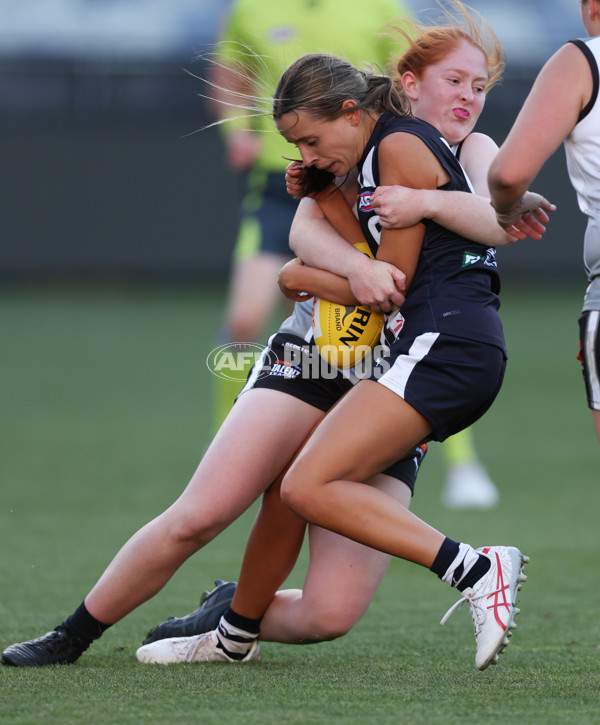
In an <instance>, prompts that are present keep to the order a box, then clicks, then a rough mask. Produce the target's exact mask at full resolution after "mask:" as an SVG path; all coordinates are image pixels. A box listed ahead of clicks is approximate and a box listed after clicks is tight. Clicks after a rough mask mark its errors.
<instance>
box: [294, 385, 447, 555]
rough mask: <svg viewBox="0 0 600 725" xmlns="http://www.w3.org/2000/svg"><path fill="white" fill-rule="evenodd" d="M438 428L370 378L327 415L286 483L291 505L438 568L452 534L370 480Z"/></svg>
mask: <svg viewBox="0 0 600 725" xmlns="http://www.w3.org/2000/svg"><path fill="white" fill-rule="evenodd" d="M430 432H431V426H430V424H429V423H428V422H427V421H426V420H425V418H423V417H422V416H421V415H420V414H419V413H417V411H416V410H415V409H414V408H412V407H411V406H410V405H408V403H406V402H405V401H404V400H403V399H402V398H400V397H398V396H397V395H396V394H395V393H393V392H391V391H390V390H388V389H387V388H385V387H384V386H383V385H379V384H378V383H376V382H374V381H372V380H363V381H361V382H359V383H358V384H357V385H356V386H355V388H354V389H353V390H352V391H350V393H349V394H348V395H346V396H345V397H344V398H342V400H341V401H340V402H339V404H338V405H337V406H336V407H335V408H334V409H333V410H332V411H331V412H330V413H329V415H327V416H326V417H325V418H324V420H323V421H322V423H321V424H320V425H319V426H318V427H317V429H316V431H315V432H314V433H313V435H312V436H311V437H310V438H309V440H308V442H307V443H306V445H305V446H304V448H303V449H302V451H301V452H300V454H299V455H298V458H297V459H296V461H295V462H294V463H293V465H292V466H291V468H290V470H289V471H288V473H287V475H286V476H285V478H284V480H283V485H282V497H283V500H284V502H285V503H286V504H288V505H289V506H290V508H292V510H294V511H295V512H296V513H297V514H299V515H300V516H302V517H304V518H305V519H307V521H309V522H310V523H313V524H316V525H318V526H322V527H323V528H326V529H330V530H331V531H334V532H336V533H339V534H342V535H344V536H347V537H348V538H351V539H353V540H354V541H358V542H360V543H362V544H365V545H367V546H370V547H371V548H374V549H378V550H379V551H384V552H386V553H388V554H392V555H393V556H398V557H401V558H403V559H407V560H409V561H413V562H415V563H417V564H421V565H422V566H426V567H430V566H431V564H432V563H433V561H434V559H435V557H436V555H437V553H438V551H439V549H440V547H441V545H442V543H443V541H444V538H445V537H444V535H443V534H441V533H440V532H439V531H436V530H435V529H434V528H432V527H431V526H429V525H428V524H426V523H425V522H424V521H422V520H421V519H419V518H418V517H417V516H415V515H414V514H412V513H411V512H410V511H408V510H407V509H406V507H405V506H403V505H402V504H401V503H399V502H398V501H395V500H394V499H393V498H392V497H390V496H389V495H387V494H386V493H385V492H383V491H379V490H377V489H374V488H373V487H371V486H367V485H365V484H364V483H359V481H366V480H368V479H369V478H370V477H371V476H373V475H374V474H375V473H377V472H378V471H381V470H385V468H386V467H387V466H389V465H390V464H391V463H393V462H394V461H395V460H398V459H399V458H402V457H403V456H405V455H407V454H408V453H409V452H410V451H411V450H412V448H414V447H415V445H417V444H418V443H420V442H421V441H423V440H425V439H426V438H427V436H428V435H429V434H430Z"/></svg>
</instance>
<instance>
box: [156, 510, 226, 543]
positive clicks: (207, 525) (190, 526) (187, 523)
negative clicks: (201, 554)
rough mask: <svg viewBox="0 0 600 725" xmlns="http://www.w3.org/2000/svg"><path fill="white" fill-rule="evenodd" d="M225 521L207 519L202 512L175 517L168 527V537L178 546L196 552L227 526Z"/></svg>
mask: <svg viewBox="0 0 600 725" xmlns="http://www.w3.org/2000/svg"><path fill="white" fill-rule="evenodd" d="M227 524H228V522H227V521H220V520H218V519H217V518H214V519H208V518H207V517H206V516H204V515H203V513H202V512H198V513H195V512H192V513H186V514H185V515H183V516H177V517H175V518H174V519H173V520H172V521H171V523H170V525H169V537H170V538H171V540H172V541H174V542H175V543H176V544H177V545H178V546H180V547H185V548H187V549H190V550H193V551H197V550H198V549H201V548H202V547H203V546H206V544H208V543H209V542H210V541H212V540H213V539H214V538H215V536H217V535H218V534H220V533H221V531H223V529H224V528H225V527H226V526H227Z"/></svg>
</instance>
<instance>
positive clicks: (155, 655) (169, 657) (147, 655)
mask: <svg viewBox="0 0 600 725" xmlns="http://www.w3.org/2000/svg"><path fill="white" fill-rule="evenodd" d="M218 645H219V639H218V637H217V633H216V631H215V630H213V631H212V632H204V633H203V634H197V635H195V636H194V637H170V638H168V639H159V640H157V641H156V642H151V643H150V644H145V645H143V646H142V647H140V648H139V649H138V651H137V652H136V653H135V656H136V657H137V658H138V660H139V661H140V662H144V663H146V664H158V665H170V664H173V663H177V662H250V661H251V660H257V659H258V658H259V657H260V646H259V644H258V640H254V641H253V642H252V644H251V645H250V649H249V651H248V652H247V654H246V655H245V656H244V657H243V658H242V659H239V660H236V659H234V658H233V657H230V656H229V655H228V654H226V653H225V652H224V651H223V649H222V648H221V647H219V646H218Z"/></svg>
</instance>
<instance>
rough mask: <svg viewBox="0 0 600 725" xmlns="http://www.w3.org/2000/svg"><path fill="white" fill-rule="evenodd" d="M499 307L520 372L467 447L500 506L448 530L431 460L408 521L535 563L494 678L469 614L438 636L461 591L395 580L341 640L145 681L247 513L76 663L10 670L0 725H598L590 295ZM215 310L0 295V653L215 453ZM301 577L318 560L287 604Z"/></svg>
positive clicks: (438, 469) (75, 592) (3, 673)
mask: <svg viewBox="0 0 600 725" xmlns="http://www.w3.org/2000/svg"><path fill="white" fill-rule="evenodd" d="M503 299H504V304H503V308H502V313H503V319H504V323H505V328H506V335H507V341H508V345H509V352H510V360H509V367H508V371H507V376H506V381H505V384H504V387H503V390H502V392H501V394H500V396H499V398H498V400H497V402H496V403H495V405H494V407H493V408H492V410H491V411H490V412H489V413H488V414H487V415H486V417H485V418H484V419H483V420H482V421H480V423H479V424H478V425H477V428H476V441H477V447H478V450H479V452H480V454H481V457H482V458H483V460H484V462H485V464H486V465H487V467H488V470H489V472H490V474H491V475H492V477H493V479H494V480H495V482H496V483H497V485H498V486H499V487H500V489H501V503H500V504H499V506H498V507H497V508H496V509H495V510H493V511H491V512H484V513H473V512H469V513H466V512H450V511H447V510H444V509H443V508H442V507H441V506H440V504H439V494H440V490H441V486H442V481H443V473H444V470H443V463H442V459H441V455H440V452H439V450H436V447H435V446H432V450H431V453H430V455H429V456H428V460H427V461H426V463H425V465H424V467H423V470H422V473H421V476H420V479H419V482H418V488H417V496H416V498H415V502H414V507H413V508H414V510H415V511H416V512H417V513H418V514H420V515H422V516H423V517H424V518H425V519H426V520H427V521H429V522H430V523H432V524H433V525H434V526H436V527H438V528H440V529H441V530H442V531H444V532H445V533H447V534H448V535H449V536H452V537H453V538H457V539H462V540H466V541H469V542H470V543H473V544H474V545H477V546H479V545H482V544H484V543H504V542H507V543H514V544H516V545H518V546H520V547H521V548H522V549H523V550H524V551H525V552H526V553H527V554H529V555H530V556H531V564H530V565H529V567H528V573H529V582H528V583H527V585H526V586H525V587H524V589H523V591H522V593H521V600H520V604H521V608H522V614H521V615H520V617H519V618H518V620H517V621H518V625H519V626H518V629H517V631H516V633H515V636H514V637H513V640H512V643H511V646H510V647H509V648H508V650H507V653H506V655H505V656H503V657H502V658H501V662H500V664H499V666H498V667H491V668H489V669H488V670H486V671H485V672H483V673H480V672H478V671H477V670H476V669H475V667H474V665H473V656H474V644H473V639H472V634H471V632H472V628H471V623H470V618H469V616H468V614H467V612H466V611H461V612H460V613H458V614H456V615H455V616H454V617H453V618H452V619H451V620H450V621H449V623H448V624H447V625H446V626H445V627H444V628H440V627H439V624H438V622H439V619H440V618H441V616H442V614H443V613H444V611H445V610H446V608H447V607H448V606H450V604H452V603H453V601H454V595H455V593H454V592H453V591H451V590H450V589H448V588H444V586H443V585H441V584H440V583H439V582H438V581H437V580H436V579H435V578H434V577H433V576H432V575H431V574H429V573H428V572H426V571H424V570H422V569H420V568H418V567H416V566H414V565H411V564H407V563H406V562H402V561H394V562H393V563H392V566H391V568H390V572H389V574H388V576H387V577H386V579H385V581H384V583H383V584H382V586H381V588H380V590H379V591H378V593H377V595H376V597H375V600H374V602H373V605H372V606H371V608H370V610H369V612H368V613H367V614H366V615H365V617H364V618H363V620H362V621H361V622H360V623H359V624H358V625H357V627H356V628H355V629H354V630H353V631H352V632H351V633H350V634H349V635H348V636H347V637H345V638H342V639H341V640H338V641H335V642H331V643H324V644H321V645H317V646H311V647H291V646H284V645H276V644H266V645H265V646H264V647H263V654H262V658H261V660H260V661H259V662H258V663H253V664H252V665H249V666H239V667H238V666H227V665H209V666H206V667H203V666H193V665H192V666H174V667H166V668H161V667H156V668H155V667H144V666H142V665H140V664H138V663H137V662H136V660H135V657H134V651H135V648H136V647H137V645H138V644H139V642H140V640H141V639H142V636H143V635H144V633H145V632H146V630H147V629H148V628H149V627H150V626H152V625H153V624H155V623H156V622H158V621H160V620H162V619H164V618H165V617H166V616H167V615H169V614H177V615H181V614H183V613H185V612H186V611H188V610H190V609H191V608H193V607H195V606H196V602H197V598H198V595H199V592H200V591H202V589H204V588H207V587H208V586H209V585H210V584H211V582H212V580H213V579H214V578H216V577H222V578H235V577H236V576H237V573H238V570H239V563H240V558H241V553H242V550H243V545H244V543H245V538H246V535H247V533H248V529H249V527H250V525H251V522H252V518H253V514H254V512H253V511H250V512H249V513H248V514H246V515H245V516H244V517H242V518H241V519H240V520H239V521H238V522H237V523H236V524H235V525H234V526H232V527H231V528H230V529H229V530H228V531H226V532H225V533H224V534H223V535H222V536H220V537H219V538H218V539H217V540H216V541H214V542H213V543H211V544H210V545H209V546H208V547H207V548H206V549H205V550H204V551H203V552H200V553H199V554H198V555H197V556H196V557H193V558H192V559H191V560H190V561H189V562H187V563H186V565H185V566H184V567H183V568H182V569H181V570H180V572H178V573H177V574H176V575H175V577H174V578H173V579H172V580H171V582H170V583H169V584H168V586H167V587H165V589H164V590H163V591H162V592H161V593H160V594H159V595H158V596H157V597H155V598H154V600H152V601H151V602H148V603H147V604H145V605H144V606H142V607H140V609H139V610H137V611H136V612H134V613H133V614H132V615H130V616H129V617H127V618H126V619H125V620H124V621H123V622H121V623H119V624H118V625H117V626H115V627H113V628H112V629H111V630H109V631H108V632H107V633H106V635H105V636H104V637H103V638H102V639H101V640H100V641H99V642H97V643H96V644H95V645H94V646H93V647H92V648H91V650H90V651H89V652H88V653H86V654H85V655H84V656H83V657H82V658H81V660H80V661H79V662H78V663H77V664H75V665H73V666H68V667H60V666H59V667H51V668H43V669H39V670H13V669H11V668H6V667H3V668H0V721H1V722H7V723H11V724H12V723H15V724H17V723H18V724H25V723H40V722H48V723H61V724H62V723H65V724H71V723H82V722H86V721H90V722H94V723H100V724H102V725H103V724H104V723H107V724H108V723H115V724H117V723H118V724H119V725H121V724H129V723H131V724H133V723H136V724H137V723H165V722H168V723H180V722H181V723H190V722H201V723H223V722H240V723H261V724H262V723H266V724H270V723H323V724H328V723H364V722H367V723H371V722H374V723H463V722H465V721H467V722H472V723H515V722H516V723H599V722H600V665H599V663H600V649H599V647H600V619H599V617H598V611H599V609H600V582H599V577H598V563H597V561H598V533H597V531H598V527H597V518H598V511H599V510H600V488H599V487H598V468H599V466H598V463H599V455H598V444H597V442H596V439H595V436H594V432H593V428H592V424H591V418H590V414H589V411H587V408H586V405H585V399H584V391H583V384H582V382H581V379H580V378H581V374H580V372H579V369H578V364H577V363H576V361H575V359H574V356H575V353H576V346H577V327H576V320H577V316H578V313H579V307H580V303H581V290H577V289H566V290H558V291H554V290H544V291H542V290H539V289H520V288H512V289H511V288H508V289H506V290H505V292H504V294H503ZM222 301H223V298H222V294H221V293H220V291H219V290H204V291H198V292H194V291H191V290H189V289H188V290H177V289H164V288H163V289H147V288H146V289H144V288H111V289H100V288H92V289H91V290H90V289H83V288H81V289H61V288H55V289H49V288H44V289H38V290H10V289H8V290H4V291H3V292H2V293H1V294H0V329H1V330H2V353H1V357H0V361H1V362H0V365H1V372H2V405H1V406H0V440H1V441H2V456H1V458H0V470H1V473H0V475H1V481H2V483H1V489H0V490H1V492H2V493H1V497H0V502H1V506H0V546H1V549H2V552H3V554H2V559H1V564H0V573H1V580H0V586H1V591H2V596H1V598H0V645H2V646H6V645H7V644H10V643H11V642H13V641H17V640H20V639H25V638H29V637H32V636H37V635H39V634H41V633H43V632H44V631H46V630H47V629H50V628H51V627H53V626H54V625H55V624H56V623H58V622H59V621H61V620H62V619H63V618H64V616H66V615H67V614H68V613H69V612H71V611H72V610H73V609H74V608H75V607H76V606H77V605H78V604H79V602H80V601H81V600H82V598H83V597H84V596H85V594H86V593H87V591H88V590H89V588H90V587H91V586H92V584H93V583H94V582H95V580H96V578H97V577H98V575H99V574H100V573H101V571H102V569H103V568H104V566H105V565H106V564H107V563H108V561H109V559H110V558H111V557H112V555H113V554H114V553H115V552H116V550H117V549H118V548H119V547H120V545H121V544H122V543H123V542H124V540H125V539H126V538H127V537H128V536H129V535H130V534H131V533H133V531H134V530H135V529H136V528H138V527H139V526H140V525H141V524H143V523H145V522H146V521H147V520H149V519H150V518H151V517H152V516H154V515H155V514H157V513H159V512H160V511H161V510H162V509H163V508H164V507H165V506H166V505H167V504H168V503H170V502H171V501H172V499H173V498H174V497H175V496H176V495H177V494H178V492H179V491H180V490H181V488H182V487H183V486H184V485H185V483H186V482H187V480H188V479H189V477H190V475H191V473H192V472H193V470H194V468H195V465H196V463H197V460H198V459H199V457H200V456H201V454H202V450H203V448H204V446H205V444H206V441H207V438H208V431H209V420H210V397H209V390H210V379H209V378H210V374H209V373H208V371H207V369H206V366H205V358H206V355H207V354H208V352H209V350H210V349H211V347H212V346H213V339H214V337H215V334H216V329H217V327H218V324H219V320H220V317H219V316H220V310H221V307H222ZM305 564H306V552H304V553H303V556H302V560H301V561H300V563H299V565H298V567H297V568H296V570H295V571H294V572H293V574H292V576H291V578H290V583H291V584H293V585H299V584H300V583H301V581H302V570H303V567H304V566H305Z"/></svg>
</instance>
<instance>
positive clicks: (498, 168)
mask: <svg viewBox="0 0 600 725" xmlns="http://www.w3.org/2000/svg"><path fill="white" fill-rule="evenodd" d="M581 17H582V20H583V25H584V27H585V29H586V31H587V33H588V35H589V36H591V37H590V38H589V39H588V40H574V41H571V42H569V43H567V44H566V45H564V46H563V47H562V48H560V50H558V51H557V52H556V53H555V54H554V55H553V56H552V58H550V60H549V61H548V62H547V63H546V65H545V66H544V67H543V68H542V70H541V71H540V74H539V76H538V78H537V79H536V81H535V83H534V85H533V88H532V89H531V93H530V94H529V97H528V98H527V100H526V101H525V105H524V106H523V108H522V110H521V112H520V113H519V116H518V118H517V120H516V121H515V125H514V126H513V128H512V130H511V132H510V133H509V135H508V137H507V139H506V141H505V142H504V143H503V144H502V147H501V148H500V151H499V153H498V156H497V158H496V159H495V161H494V162H493V164H492V167H491V169H490V176H489V184H490V192H491V195H492V202H493V204H494V207H495V208H496V210H497V212H498V221H499V222H500V224H501V225H502V226H505V227H506V226H507V225H509V224H510V223H511V219H512V217H513V216H514V213H516V214H518V213H519V207H520V201H521V197H522V195H523V193H524V192H525V191H526V190H527V187H528V186H529V184H530V183H531V182H532V181H533V179H534V178H535V176H536V175H537V173H538V172H539V170H540V169H541V168H542V166H543V164H544V163H545V162H546V160H547V159H548V158H549V156H550V155H551V154H552V153H553V152H554V151H556V149H557V148H558V146H559V145H560V143H562V142H563V141H564V144H565V150H566V152H567V166H568V170H569V175H570V177H571V182H572V184H573V187H574V189H575V191H576V192H577V198H578V201H579V207H580V209H581V211H582V212H583V213H584V214H585V215H586V216H587V219H588V221H587V229H586V232H585V240H584V248H583V254H584V261H585V269H586V272H587V275H588V280H589V284H588V287H587V290H586V293H585V298H584V301H583V311H582V314H581V317H580V319H579V330H580V351H579V355H578V358H579V360H580V362H581V364H582V368H583V379H584V382H585V387H586V392H587V399H588V406H589V408H590V409H591V411H592V419H593V422H594V427H595V429H596V435H597V436H598V441H599V442H600V101H598V90H599V85H600V84H599V81H598V77H599V71H600V1H599V0H581Z"/></svg>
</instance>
